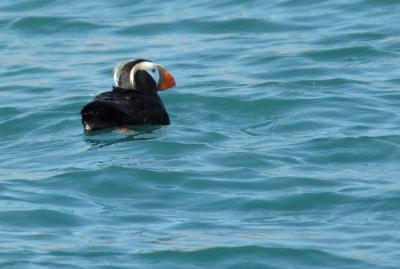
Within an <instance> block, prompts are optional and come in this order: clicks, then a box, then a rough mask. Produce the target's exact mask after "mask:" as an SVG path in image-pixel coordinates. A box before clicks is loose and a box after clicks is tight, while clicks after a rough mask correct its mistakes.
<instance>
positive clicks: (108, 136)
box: [84, 125, 164, 150]
mask: <svg viewBox="0 0 400 269" xmlns="http://www.w3.org/2000/svg"><path fill="white" fill-rule="evenodd" d="M163 129H164V128H163V127H162V126H158V125H157V126H154V125H143V126H131V127H129V128H128V130H123V131H121V130H118V129H116V128H108V129H104V130H99V131H94V132H85V133H84V140H85V142H87V143H88V144H89V145H90V147H89V149H88V150H94V149H98V148H103V147H106V146H110V145H114V144H117V143H123V142H129V141H141V140H151V139H156V138H158V137H159V136H160V135H161V131H162V130H163Z"/></svg>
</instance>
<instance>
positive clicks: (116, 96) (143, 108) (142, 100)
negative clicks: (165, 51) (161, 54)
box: [81, 59, 175, 131]
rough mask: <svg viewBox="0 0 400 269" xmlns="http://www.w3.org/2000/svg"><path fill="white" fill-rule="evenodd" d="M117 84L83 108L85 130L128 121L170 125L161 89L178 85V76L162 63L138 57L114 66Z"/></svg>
mask: <svg viewBox="0 0 400 269" xmlns="http://www.w3.org/2000/svg"><path fill="white" fill-rule="evenodd" d="M114 81H115V86H114V87H113V90H112V91H109V92H103V93H101V94H99V95H98V96H96V97H95V98H94V99H93V101H91V102H90V103H88V104H87V105H85V106H84V107H83V108H82V110H81V115H82V124H83V127H84V129H85V131H95V130H100V129H104V128H109V127H126V126H128V125H144V124H152V125H168V124H169V123H170V122H169V117H168V113H167V111H166V110H165V107H164V104H163V102H162V101H161V99H160V97H159V96H158V93H157V92H158V91H162V90H166V89H169V88H171V87H173V86H175V79H174V77H173V76H172V75H171V74H170V73H169V72H168V71H167V70H165V69H164V68H163V67H162V66H161V65H159V64H155V63H153V62H151V61H148V60H144V59H138V60H134V61H127V62H122V63H120V64H118V65H117V66H116V67H115V68H114Z"/></svg>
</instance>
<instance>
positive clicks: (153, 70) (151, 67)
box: [114, 62, 160, 89]
mask: <svg viewBox="0 0 400 269" xmlns="http://www.w3.org/2000/svg"><path fill="white" fill-rule="evenodd" d="M139 70H143V71H146V72H147V73H148V74H149V75H150V76H151V77H152V78H153V79H154V81H155V82H156V85H157V86H158V83H159V81H160V71H159V70H158V68H157V65H156V64H155V63H152V62H141V63H138V64H136V65H135V66H134V67H133V69H132V71H131V73H130V77H129V78H130V82H131V85H132V89H134V88H135V79H134V78H135V73H136V72H137V71H139ZM114 79H115V77H114Z"/></svg>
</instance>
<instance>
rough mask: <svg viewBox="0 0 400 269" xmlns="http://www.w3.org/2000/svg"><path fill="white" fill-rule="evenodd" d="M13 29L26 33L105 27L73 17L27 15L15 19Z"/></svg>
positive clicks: (72, 31) (74, 31) (73, 30)
mask: <svg viewBox="0 0 400 269" xmlns="http://www.w3.org/2000/svg"><path fill="white" fill-rule="evenodd" d="M10 27H11V29H14V30H18V31H21V32H24V33H32V34H40V33H42V34H44V33H55V34H56V33H66V32H71V33H77V32H82V31H83V32H87V31H94V30H98V29H101V28H103V27H104V26H103V25H99V24H95V23H93V22H86V21H83V20H82V19H78V18H71V17H50V16H26V17H22V18H19V19H16V20H15V21H13V22H12V23H11V25H10Z"/></svg>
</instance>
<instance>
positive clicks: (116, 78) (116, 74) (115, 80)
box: [113, 61, 129, 87]
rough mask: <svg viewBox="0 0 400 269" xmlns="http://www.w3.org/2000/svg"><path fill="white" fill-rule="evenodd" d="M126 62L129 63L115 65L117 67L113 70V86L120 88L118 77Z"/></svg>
mask: <svg viewBox="0 0 400 269" xmlns="http://www.w3.org/2000/svg"><path fill="white" fill-rule="evenodd" d="M128 62H129V61H124V62H120V63H119V64H117V66H116V67H115V68H114V70H113V76H114V83H115V86H117V87H118V86H120V85H119V76H120V75H121V69H122V67H124V65H125V64H127V63H128Z"/></svg>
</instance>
